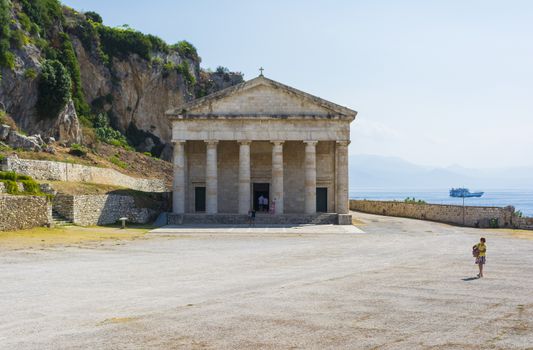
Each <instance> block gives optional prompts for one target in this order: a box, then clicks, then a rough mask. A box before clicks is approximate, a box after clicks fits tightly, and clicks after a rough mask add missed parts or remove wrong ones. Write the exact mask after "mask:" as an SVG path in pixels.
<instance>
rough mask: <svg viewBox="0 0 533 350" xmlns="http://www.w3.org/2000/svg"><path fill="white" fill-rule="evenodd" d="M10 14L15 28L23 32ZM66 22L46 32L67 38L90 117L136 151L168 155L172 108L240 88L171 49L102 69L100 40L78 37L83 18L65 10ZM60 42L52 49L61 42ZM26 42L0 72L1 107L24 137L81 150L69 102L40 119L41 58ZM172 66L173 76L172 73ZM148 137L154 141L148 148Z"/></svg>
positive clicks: (238, 78) (112, 61) (232, 76)
mask: <svg viewBox="0 0 533 350" xmlns="http://www.w3.org/2000/svg"><path fill="white" fill-rule="evenodd" d="M12 3H13V4H14V5H13V6H14V8H19V9H20V8H21V5H20V3H19V1H18V0H13V1H12ZM14 13H15V11H13V15H12V16H13V21H12V22H13V23H12V25H13V26H14V27H17V28H18V29H20V28H21V25H20V23H19V21H18V19H17V16H15V15H14ZM63 14H64V16H65V18H66V20H65V21H64V23H58V24H56V27H54V28H53V30H52V31H51V32H57V33H61V32H65V33H66V35H68V38H69V40H70V41H71V42H72V46H73V48H74V52H75V56H76V58H77V61H78V63H79V68H80V76H81V86H82V90H83V94H84V96H85V100H86V102H87V103H88V104H89V105H90V106H91V109H92V111H91V113H101V112H103V113H107V114H108V116H109V119H110V122H111V126H112V127H114V128H116V129H118V130H119V131H121V132H122V133H123V134H125V135H126V136H127V138H128V139H129V141H130V142H131V143H132V144H133V145H134V146H136V148H138V149H150V152H152V153H153V154H155V155H161V154H162V153H163V154H168V153H169V152H168V146H167V144H168V143H169V141H170V137H171V135H170V123H169V121H168V120H167V118H166V116H165V112H166V111H167V110H168V109H169V108H171V107H176V106H179V105H181V104H182V103H184V102H186V101H189V100H191V99H194V98H195V97H197V96H201V95H205V94H207V93H211V92H215V91H217V90H220V89H222V88H225V87H228V86H231V85H234V84H237V83H240V82H242V75H240V74H236V73H231V72H228V71H224V72H223V73H208V72H205V71H202V70H201V69H200V59H199V58H198V57H197V56H195V55H193V56H190V55H189V56H190V57H189V56H185V54H184V55H181V54H179V53H178V52H177V51H176V50H175V49H172V50H167V51H166V52H160V51H156V52H151V53H150V57H151V60H148V59H146V58H143V57H140V56H139V55H137V54H135V53H130V54H128V55H125V56H120V57H111V56H110V57H109V61H106V62H104V60H103V58H102V55H101V54H102V51H101V46H100V39H99V37H98V35H96V36H93V37H87V36H84V35H83V33H86V32H84V30H83V28H86V27H87V26H90V24H89V22H87V20H86V18H85V16H84V15H83V14H80V13H77V12H75V11H73V10H71V9H68V8H64V9H63ZM26 34H28V35H30V34H29V33H26ZM59 37H60V35H58V38H57V41H61V39H60V38H59ZM50 41H51V42H54V40H50ZM88 41H89V42H88ZM31 42H32V41H30V43H29V44H26V45H24V46H22V48H20V49H16V50H12V52H13V53H14V55H15V57H16V62H15V68H14V69H13V70H11V69H9V68H6V67H3V68H0V73H1V74H2V80H1V83H0V107H2V108H3V109H5V110H6V111H7V112H8V113H9V114H10V115H11V116H12V118H13V119H14V120H15V122H16V123H17V126H18V127H19V128H20V129H22V130H24V131H25V132H26V133H28V134H37V133H39V134H41V135H42V136H43V137H54V138H55V139H56V140H57V141H60V142H65V143H79V142H81V141H82V140H83V138H82V133H81V131H80V122H79V120H78V115H77V113H76V112H80V111H76V110H75V109H74V105H73V103H72V101H71V102H69V104H68V105H67V106H66V107H65V109H64V110H63V111H62V112H61V113H60V115H59V116H58V117H57V118H53V119H50V120H40V119H39V118H38V117H37V114H36V111H35V104H36V102H37V100H38V89H37V86H38V79H39V78H38V76H39V74H40V71H41V63H42V61H43V60H44V53H43V52H41V50H40V49H39V48H38V47H36V46H35V45H34V44H32V43H31ZM54 45H55V46H57V45H56V43H54ZM163 51H164V50H163ZM183 62H186V63H187V65H188V67H189V73H188V74H184V72H183V71H180V70H179V69H176V68H177V67H178V66H179V65H180V64H182V63H183ZM169 64H170V65H171V66H172V67H174V68H172V69H169V68H168V65H169ZM28 72H31V73H32V74H29V73H28ZM187 75H190V76H191V77H193V78H194V79H193V81H192V82H191V80H190V79H189V80H187V79H186V76H187ZM148 137H149V138H150V139H151V141H148V144H147V143H146V142H145V139H147V138H148ZM152 143H153V145H152ZM164 150H165V152H163V151H164Z"/></svg>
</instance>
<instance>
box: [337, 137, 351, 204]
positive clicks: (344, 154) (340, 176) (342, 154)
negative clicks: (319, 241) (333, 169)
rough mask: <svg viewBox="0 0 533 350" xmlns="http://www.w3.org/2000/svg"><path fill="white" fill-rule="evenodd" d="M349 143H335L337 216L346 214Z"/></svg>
mask: <svg viewBox="0 0 533 350" xmlns="http://www.w3.org/2000/svg"><path fill="white" fill-rule="evenodd" d="M349 144H350V141H337V144H336V153H337V193H336V194H335V195H336V197H335V198H336V200H335V203H336V205H337V214H348V213H349V211H350V208H349V203H348V145H349Z"/></svg>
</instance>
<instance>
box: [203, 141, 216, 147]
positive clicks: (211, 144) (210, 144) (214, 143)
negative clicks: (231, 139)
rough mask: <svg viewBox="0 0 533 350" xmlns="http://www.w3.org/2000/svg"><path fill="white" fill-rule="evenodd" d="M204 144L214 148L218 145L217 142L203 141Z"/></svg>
mask: <svg viewBox="0 0 533 350" xmlns="http://www.w3.org/2000/svg"><path fill="white" fill-rule="evenodd" d="M204 142H205V143H206V144H207V145H208V146H216V145H217V144H218V140H204Z"/></svg>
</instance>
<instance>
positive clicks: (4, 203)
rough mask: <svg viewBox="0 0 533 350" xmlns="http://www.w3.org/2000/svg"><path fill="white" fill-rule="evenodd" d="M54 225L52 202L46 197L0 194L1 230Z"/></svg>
mask: <svg viewBox="0 0 533 350" xmlns="http://www.w3.org/2000/svg"><path fill="white" fill-rule="evenodd" d="M50 225H52V204H51V203H50V202H49V201H48V200H47V199H46V197H40V196H10V195H0V231H11V230H24V229H30V228H32V227H40V226H50Z"/></svg>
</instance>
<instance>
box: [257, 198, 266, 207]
mask: <svg viewBox="0 0 533 350" xmlns="http://www.w3.org/2000/svg"><path fill="white" fill-rule="evenodd" d="M264 199H265V197H263V195H260V196H259V199H258V200H257V204H258V206H257V208H258V209H259V211H263V204H264Z"/></svg>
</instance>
